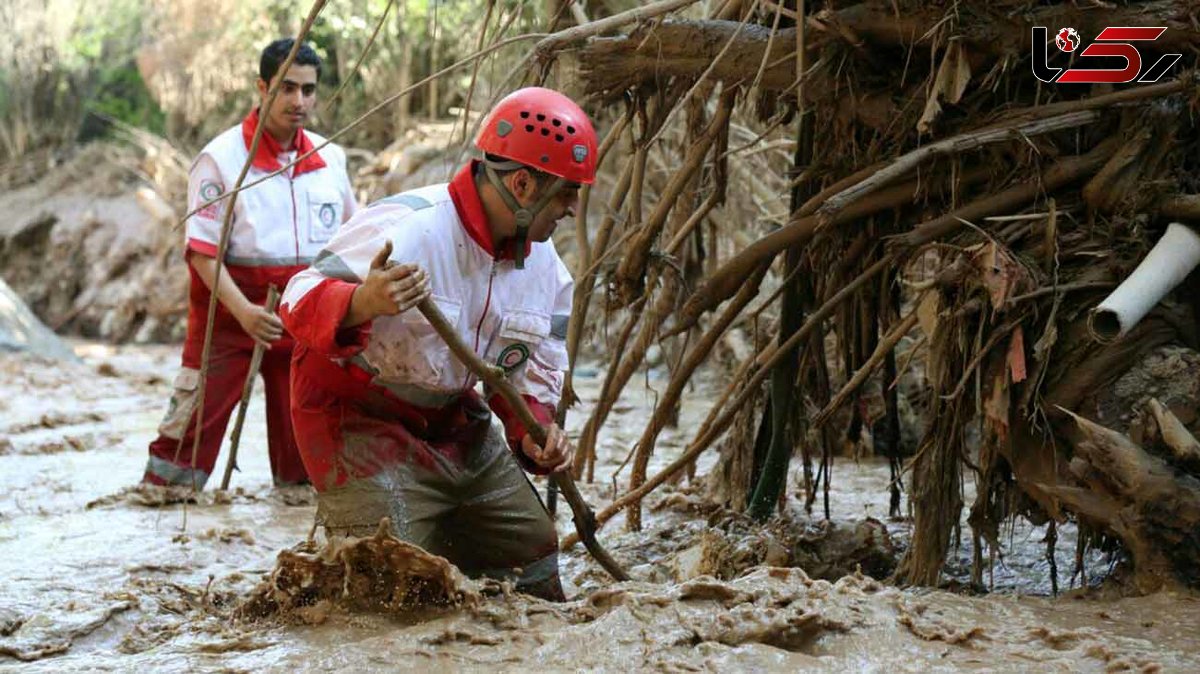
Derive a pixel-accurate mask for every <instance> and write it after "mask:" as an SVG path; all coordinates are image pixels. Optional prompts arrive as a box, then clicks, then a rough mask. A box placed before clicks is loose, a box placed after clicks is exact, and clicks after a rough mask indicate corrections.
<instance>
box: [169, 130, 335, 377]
mask: <svg viewBox="0 0 1200 674" xmlns="http://www.w3.org/2000/svg"><path fill="white" fill-rule="evenodd" d="M257 126H258V111H257V110H254V111H252V112H251V113H250V114H249V115H247V116H246V118H245V119H244V120H243V121H242V123H241V124H239V125H237V126H235V127H232V128H230V129H228V130H226V131H224V132H223V133H221V134H220V135H219V136H217V137H216V138H214V139H213V140H212V141H210V142H209V143H208V145H206V146H205V147H204V149H203V150H202V151H201V152H200V154H199V155H198V156H197V157H196V160H195V161H194V162H193V163H192V168H191V171H190V173H189V177H188V210H189V211H191V210H195V209H197V208H199V207H200V206H201V205H202V204H204V203H206V202H208V201H210V200H211V199H213V198H214V197H217V196H220V195H221V194H223V193H224V192H225V191H226V190H228V189H231V188H232V187H233V185H234V183H235V182H236V181H237V177H238V175H239V174H240V173H241V170H242V166H243V165H244V164H245V162H246V158H247V157H248V156H249V154H250V141H251V140H252V139H253V136H254V131H255V129H256V128H257ZM321 142H324V138H322V137H320V136H318V135H317V134H315V133H311V132H306V131H304V130H303V129H301V130H299V131H297V133H296V140H295V143H294V144H293V150H292V151H289V152H284V151H283V150H282V149H281V148H280V146H279V143H278V142H277V141H276V140H275V139H274V138H273V137H272V136H271V135H270V134H267V133H264V134H263V135H262V137H261V139H260V140H259V145H258V151H257V152H256V153H255V156H254V161H253V163H252V165H251V168H250V170H249V172H248V173H247V174H246V178H245V181H244V184H249V183H251V182H254V181H256V180H259V179H261V178H262V177H263V176H265V175H267V174H270V173H272V172H274V171H276V170H278V169H279V168H281V167H282V166H285V165H286V164H288V163H290V162H291V161H292V160H293V159H294V158H295V157H296V156H298V155H299V154H303V153H305V152H308V151H309V150H311V149H312V148H313V147H314V145H315V144H316V143H321ZM228 203H229V202H228V200H225V201H220V202H218V203H216V204H211V205H208V206H205V207H203V208H200V210H199V211H198V212H197V213H196V214H195V215H193V216H192V217H190V218H188V220H187V227H186V229H187V248H188V250H189V251H193V252H195V253H199V254H201V255H206V256H208V257H216V255H217V247H218V243H219V241H220V237H221V225H222V222H223V221H224V216H225V209H226V208H227V207H228ZM356 210H357V203H356V202H355V199H354V191H353V189H352V188H351V186H350V179H349V177H348V176H347V174H346V155H345V153H344V152H343V151H342V149H341V148H340V147H338V146H337V145H334V144H330V145H327V146H325V147H324V148H322V149H321V150H320V151H319V152H318V153H315V154H313V155H311V156H309V157H308V158H306V159H304V160H303V161H301V162H300V163H298V164H297V165H296V166H294V167H292V169H290V170H289V171H285V172H283V173H281V174H279V175H277V176H274V177H272V178H269V179H267V180H265V181H263V182H262V183H260V184H258V185H255V186H254V187H251V188H249V189H247V190H245V191H243V192H240V193H239V194H238V195H237V200H236V203H235V206H234V214H233V225H232V230H231V231H230V239H229V245H228V248H227V250H226V254H225V264H226V268H227V269H228V273H229V275H230V277H231V278H232V279H233V280H234V282H236V283H237V285H238V287H239V288H240V289H241V290H242V292H243V293H244V294H245V295H246V298H247V299H248V300H250V301H251V302H254V303H256V304H263V303H264V302H265V301H266V295H267V287H268V285H271V284H273V285H276V286H277V287H278V288H280V289H283V288H284V286H286V285H287V282H288V281H289V280H290V279H291V277H292V276H293V275H295V274H296V273H297V272H299V271H301V270H302V269H304V268H306V267H307V266H308V265H309V264H311V263H312V260H313V258H314V257H315V256H316V254H317V252H318V251H320V250H321V248H322V247H324V246H325V244H326V243H328V242H329V240H330V239H331V238H333V235H334V233H335V232H336V231H337V230H338V229H339V227H340V226H341V224H342V223H343V222H345V221H346V220H347V219H349V218H350V216H351V215H353V214H354V212H355V211H356ZM192 276H193V278H192V284H191V293H190V295H191V297H190V300H191V301H190V304H191V307H190V309H191V310H192V311H199V312H201V314H202V315H201V316H200V317H199V323H198V325H199V326H200V327H201V328H202V327H203V325H204V320H203V312H206V311H207V305H208V296H209V292H208V287H207V286H205V285H204V283H203V282H201V281H200V280H199V278H198V277H197V276H196V274H195V271H194V270H192ZM193 318H194V317H193ZM215 328H216V330H217V332H218V333H221V334H227V335H228V336H229V337H230V338H231V339H235V340H236V339H239V337H238V335H240V336H241V338H244V341H245V342H246V345H247V346H248V347H252V346H253V342H252V341H251V340H250V337H249V336H247V335H245V334H244V333H242V331H241V328H240V326H238V324H237V322H236V321H235V320H234V318H233V316H232V315H231V314H229V312H228V311H227V310H226V309H225V307H224V306H219V308H218V315H217V320H216V326H215ZM201 332H202V331H201ZM189 341H191V340H189ZM283 341H284V342H287V343H288V344H277V345H276V348H281V347H282V346H286V345H290V340H289V339H288V338H287V337H286V336H285V338H284V340H283ZM185 351H186V348H185ZM185 356H186V354H185Z"/></svg>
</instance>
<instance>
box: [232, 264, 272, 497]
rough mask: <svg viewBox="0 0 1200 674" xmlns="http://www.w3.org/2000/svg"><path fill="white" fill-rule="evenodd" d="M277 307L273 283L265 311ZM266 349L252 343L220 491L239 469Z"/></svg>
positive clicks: (270, 310) (259, 344)
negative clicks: (248, 413)
mask: <svg viewBox="0 0 1200 674" xmlns="http://www.w3.org/2000/svg"><path fill="white" fill-rule="evenodd" d="M278 307H279V289H278V288H276V287H275V285H274V284H272V285H271V287H270V288H269V289H268V290H267V305H266V309H267V311H269V312H271V313H275V309H277V308H278ZM266 352H267V349H266V348H265V347H264V346H263V345H262V344H261V343H256V344H255V345H254V353H253V354H252V355H251V356H250V370H249V371H248V372H246V384H245V385H244V386H242V402H241V404H239V405H238V412H237V420H236V421H235V422H234V423H233V435H232V436H231V437H230V439H229V459H228V460H226V461H225V476H224V477H222V478H221V491H225V490H226V489H229V478H230V477H232V476H233V471H234V470H241V468H238V465H237V453H238V445H239V444H240V443H241V441H242V424H244V423H246V410H247V409H248V408H249V407H250V395H251V394H252V393H253V392H254V380H255V378H256V377H258V369H259V368H260V367H261V366H262V359H263V355H264V354H265V353H266Z"/></svg>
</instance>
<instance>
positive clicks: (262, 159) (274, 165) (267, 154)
mask: <svg viewBox="0 0 1200 674" xmlns="http://www.w3.org/2000/svg"><path fill="white" fill-rule="evenodd" d="M257 128H258V108H254V109H253V110H251V111H250V114H248V115H246V118H245V119H243V120H242V138H243V139H245V141H246V149H247V150H249V149H250V144H251V142H252V141H253V140H254V130H255V129H257ZM294 145H295V148H294V149H295V150H296V156H297V157H298V156H300V155H303V154H304V153H306V152H308V151H310V150H312V149H313V142H312V140H311V139H310V138H309V137H308V134H306V133H304V129H303V128H299V129H296V141H295V143H294ZM281 154H283V148H282V147H280V146H279V141H277V140H275V137H274V136H272V135H271V134H269V133H267V131H266V130H265V129H264V130H263V135H262V138H259V139H258V152H255V153H254V162H253V166H254V168H256V169H258V170H260V171H267V172H274V171H278V170H279V169H281V168H283V164H280V163H279V155H281ZM323 168H325V160H324V159H321V153H319V152H314V153H313V154H311V155H309V156H307V157H305V158H304V159H302V160H300V162H299V163H298V164H296V166H295V167H293V171H294V173H293V174H292V177H295V176H298V175H300V174H301V173H308V172H309V171H316V170H317V169H323Z"/></svg>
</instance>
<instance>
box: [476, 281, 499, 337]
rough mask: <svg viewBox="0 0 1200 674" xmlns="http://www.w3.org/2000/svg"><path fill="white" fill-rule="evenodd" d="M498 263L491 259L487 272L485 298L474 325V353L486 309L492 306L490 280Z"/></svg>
mask: <svg viewBox="0 0 1200 674" xmlns="http://www.w3.org/2000/svg"><path fill="white" fill-rule="evenodd" d="M498 264H499V263H498V262H497V261H496V259H495V258H493V259H492V271H491V272H489V273H488V291H487V299H486V300H484V302H483V313H482V314H480V315H479V323H478V324H476V325H475V353H476V354H478V353H479V333H480V331H481V330H483V319H484V318H487V312H488V309H490V308H491V306H492V281H494V280H496V266H497V265H498Z"/></svg>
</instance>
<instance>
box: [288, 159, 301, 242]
mask: <svg viewBox="0 0 1200 674" xmlns="http://www.w3.org/2000/svg"><path fill="white" fill-rule="evenodd" d="M295 170H296V168H295V167H292V171H293V172H294V171H295ZM287 179H288V189H289V190H291V192H292V241H293V242H294V243H295V244H296V264H300V223H299V215H298V214H297V213H296V180H295V179H294V178H293V177H292V175H291V174H290V173H289V174H288V177H287Z"/></svg>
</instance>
